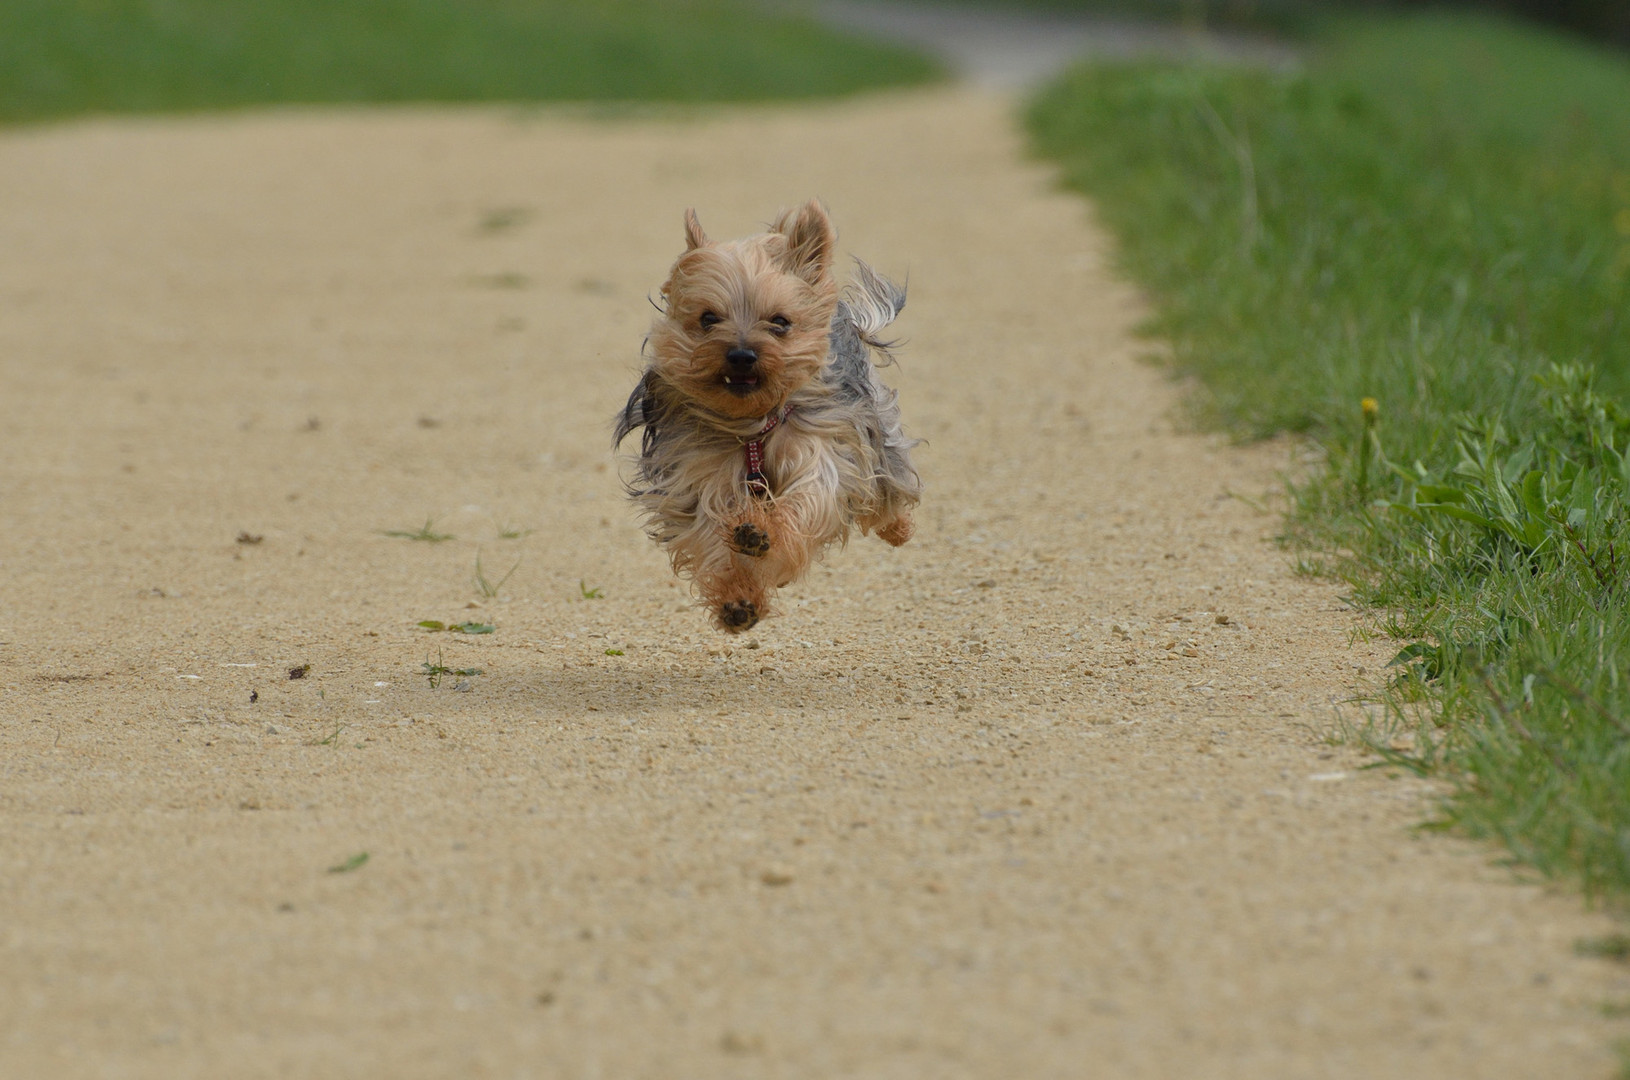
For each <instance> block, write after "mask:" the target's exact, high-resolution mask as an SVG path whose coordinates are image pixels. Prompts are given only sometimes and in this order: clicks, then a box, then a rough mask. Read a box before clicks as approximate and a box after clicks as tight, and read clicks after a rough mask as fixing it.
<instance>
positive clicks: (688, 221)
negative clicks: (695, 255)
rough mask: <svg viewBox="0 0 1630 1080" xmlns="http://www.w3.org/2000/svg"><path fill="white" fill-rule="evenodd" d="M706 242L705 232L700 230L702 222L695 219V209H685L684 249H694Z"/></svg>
mask: <svg viewBox="0 0 1630 1080" xmlns="http://www.w3.org/2000/svg"><path fill="white" fill-rule="evenodd" d="M706 243H707V233H705V232H703V231H702V223H701V222H700V221H698V220H696V211H695V210H686V211H685V250H686V251H695V250H696V249H697V248H699V247H701V246H702V245H703V244H706Z"/></svg>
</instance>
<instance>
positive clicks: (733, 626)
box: [719, 600, 758, 634]
mask: <svg viewBox="0 0 1630 1080" xmlns="http://www.w3.org/2000/svg"><path fill="white" fill-rule="evenodd" d="M757 622H758V605H757V604H754V603H753V602H752V601H751V600H730V601H727V602H725V603H723V604H720V605H719V625H720V626H721V627H723V628H724V629H725V630H727V631H729V632H730V633H732V634H739V633H741V632H742V631H743V630H751V629H752V628H753V626H754V624H756V623H757Z"/></svg>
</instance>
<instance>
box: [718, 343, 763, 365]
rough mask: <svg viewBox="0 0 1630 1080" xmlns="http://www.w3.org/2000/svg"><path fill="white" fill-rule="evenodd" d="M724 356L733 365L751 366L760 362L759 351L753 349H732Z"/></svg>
mask: <svg viewBox="0 0 1630 1080" xmlns="http://www.w3.org/2000/svg"><path fill="white" fill-rule="evenodd" d="M724 358H725V361H726V362H727V363H728V364H729V365H730V366H731V367H737V368H750V367H752V366H753V365H754V364H756V363H758V353H756V352H754V351H753V350H752V349H740V348H738V349H731V350H730V351H729V352H727V353H725V354H724Z"/></svg>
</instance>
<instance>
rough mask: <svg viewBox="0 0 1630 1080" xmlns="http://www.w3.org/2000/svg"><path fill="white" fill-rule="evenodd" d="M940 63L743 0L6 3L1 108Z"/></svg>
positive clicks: (655, 94) (528, 96)
mask: <svg viewBox="0 0 1630 1080" xmlns="http://www.w3.org/2000/svg"><path fill="white" fill-rule="evenodd" d="M935 73H936V72H935V69H934V66H933V65H932V64H931V63H930V62H929V61H927V60H926V59H924V58H922V57H920V56H918V55H916V54H914V53H910V52H907V51H905V50H901V49H897V48H892V47H889V46H885V45H877V44H873V43H869V42H866V41H862V40H859V39H856V38H853V37H850V36H846V35H842V34H839V33H835V32H833V31H830V30H826V29H823V28H820V27H818V26H816V25H814V24H813V23H811V22H809V21H807V20H803V19H798V18H792V17H787V16H781V15H773V14H770V13H768V12H767V11H764V10H762V9H760V8H758V7H757V6H755V5H752V4H750V3H748V2H746V0H5V2H4V3H0V122H16V121H29V120H42V119H50V118H57V117H66V116H74V115H81V114H86V113H124V112H160V111H162V112H175V111H190V110H199V109H218V108H228V107H240V106H250V105H265V104H272V103H314V102H408V101H413V102H423V101H434V102H463V101H488V100H511V101H544V100H549V101H555V100H575V101H646V100H658V101H679V102H696V101H740V100H757V99H762V98H803V97H814V96H824V95H833V94H846V93H852V92H855V91H859V90H863V89H868V88H872V87H877V86H888V85H901V84H910V83H915V82H921V81H924V80H927V79H930V78H932V77H934V75H935Z"/></svg>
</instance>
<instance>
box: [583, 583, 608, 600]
mask: <svg viewBox="0 0 1630 1080" xmlns="http://www.w3.org/2000/svg"><path fill="white" fill-rule="evenodd" d="M577 591H578V592H579V593H581V594H582V596H581V597H580V599H583V600H604V599H605V598H606V591H605V590H604V589H602V588H600V586H598V585H596V586H595V587H594V588H592V589H591V588H589V587H588V585H586V584H584V582H583V579H582V578H578V579H577Z"/></svg>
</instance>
